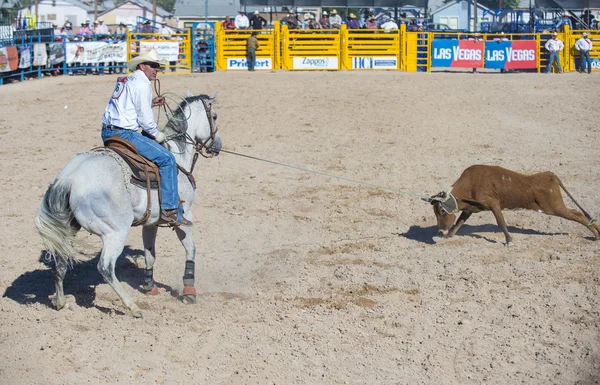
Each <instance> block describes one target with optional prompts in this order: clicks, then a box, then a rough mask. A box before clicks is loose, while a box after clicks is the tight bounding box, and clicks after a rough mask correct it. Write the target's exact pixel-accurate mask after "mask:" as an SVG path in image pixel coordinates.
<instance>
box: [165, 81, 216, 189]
mask: <svg viewBox="0 0 600 385" xmlns="http://www.w3.org/2000/svg"><path fill="white" fill-rule="evenodd" d="M154 91H155V92H156V95H157V96H159V97H163V98H164V97H165V95H171V94H172V95H175V96H177V97H178V98H179V99H181V100H182V101H183V102H185V104H187V106H188V107H189V109H190V116H185V115H184V118H183V119H176V118H175V111H176V110H181V112H182V113H183V107H182V104H183V103H181V104H179V105H178V106H177V109H176V110H175V111H173V110H172V109H171V107H170V106H169V105H168V104H167V103H164V104H163V105H162V107H163V110H164V112H165V115H166V116H167V117H168V121H167V124H169V123H171V124H172V128H173V130H174V131H176V132H177V133H176V134H173V135H169V136H167V137H166V139H165V142H167V141H169V140H174V141H176V142H180V143H185V144H191V145H192V146H194V150H195V152H194V156H193V158H192V165H191V167H190V172H189V173H188V172H187V171H185V170H184V169H183V167H181V166H179V165H178V166H177V167H178V168H179V169H180V170H181V171H182V172H183V173H184V174H186V175H187V176H188V178H189V177H190V176H191V175H192V172H194V167H195V166H196V161H197V160H198V155H202V156H203V157H204V158H212V157H213V156H214V155H213V154H210V153H208V151H205V150H206V148H207V146H206V145H207V144H208V143H209V142H210V141H213V140H214V139H215V136H216V135H217V131H218V128H217V126H216V124H215V120H214V119H213V110H212V104H211V103H208V102H207V100H206V99H204V98H201V99H200V100H201V101H202V105H203V106H204V112H205V113H206V118H207V119H208V124H209V126H210V136H209V137H208V138H206V140H203V141H197V140H195V139H194V138H192V137H191V136H190V134H188V133H187V121H188V120H189V118H190V117H191V113H192V108H191V106H190V104H189V103H188V102H187V100H186V99H185V98H182V97H181V96H179V95H177V94H173V93H169V92H166V93H164V94H161V93H160V80H158V79H156V80H155V81H154ZM159 111H160V110H159ZM176 127H177V128H176ZM192 179H193V176H192ZM192 184H194V185H195V183H192Z"/></svg>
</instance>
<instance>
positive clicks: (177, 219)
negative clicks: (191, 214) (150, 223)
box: [158, 206, 193, 226]
mask: <svg viewBox="0 0 600 385" xmlns="http://www.w3.org/2000/svg"><path fill="white" fill-rule="evenodd" d="M158 224H162V225H168V226H192V225H193V223H192V222H191V221H188V220H187V219H185V218H184V217H183V209H182V208H181V206H179V209H174V210H173V211H172V213H169V214H168V213H167V212H166V211H165V210H161V211H160V218H159V219H158Z"/></svg>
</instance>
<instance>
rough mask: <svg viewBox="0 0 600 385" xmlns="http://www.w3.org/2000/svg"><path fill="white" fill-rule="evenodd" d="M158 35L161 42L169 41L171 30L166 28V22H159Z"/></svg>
mask: <svg viewBox="0 0 600 385" xmlns="http://www.w3.org/2000/svg"><path fill="white" fill-rule="evenodd" d="M158 34H159V35H160V38H161V39H162V40H171V28H169V27H168V26H167V22H166V21H164V20H163V21H161V22H160V28H159V29H158Z"/></svg>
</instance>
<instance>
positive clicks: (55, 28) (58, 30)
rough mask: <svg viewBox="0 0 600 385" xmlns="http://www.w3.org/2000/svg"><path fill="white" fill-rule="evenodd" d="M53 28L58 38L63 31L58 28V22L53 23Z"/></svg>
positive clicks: (55, 36)
mask: <svg viewBox="0 0 600 385" xmlns="http://www.w3.org/2000/svg"><path fill="white" fill-rule="evenodd" d="M52 28H53V31H52V33H54V38H55V39H56V38H57V37H60V35H61V34H62V32H61V29H60V28H58V24H55V23H52Z"/></svg>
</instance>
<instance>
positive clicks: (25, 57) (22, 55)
mask: <svg viewBox="0 0 600 385" xmlns="http://www.w3.org/2000/svg"><path fill="white" fill-rule="evenodd" d="M29 67H31V52H29V46H26V45H22V46H20V47H19V68H21V69H25V68H29Z"/></svg>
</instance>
